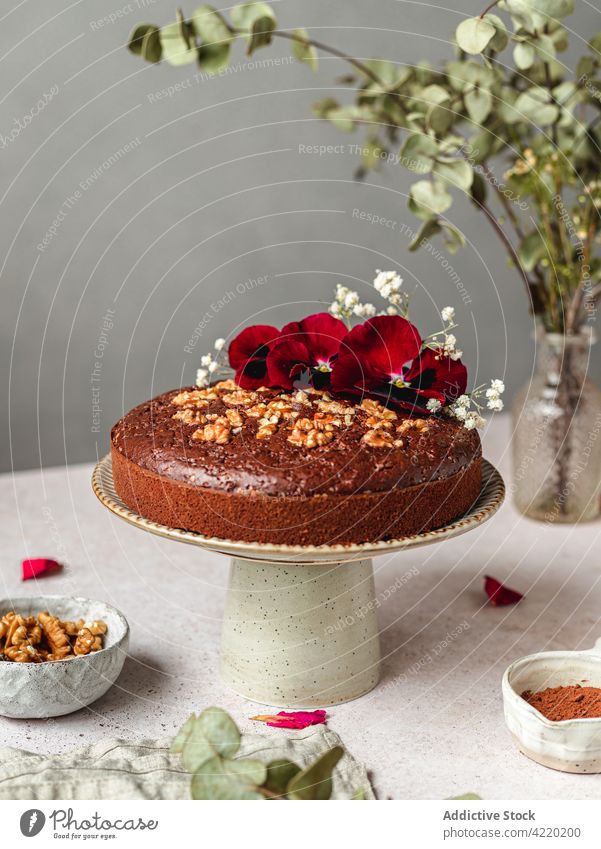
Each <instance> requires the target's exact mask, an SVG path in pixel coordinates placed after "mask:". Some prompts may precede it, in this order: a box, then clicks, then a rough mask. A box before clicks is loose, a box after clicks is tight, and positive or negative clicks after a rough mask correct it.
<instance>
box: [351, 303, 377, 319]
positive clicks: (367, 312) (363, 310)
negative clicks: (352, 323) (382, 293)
mask: <svg viewBox="0 0 601 849" xmlns="http://www.w3.org/2000/svg"><path fill="white" fill-rule="evenodd" d="M353 313H354V315H356V316H358V317H359V318H371V317H372V316H374V315H375V314H376V308H375V307H374V305H373V304H357V306H356V307H355V308H354V309H353Z"/></svg>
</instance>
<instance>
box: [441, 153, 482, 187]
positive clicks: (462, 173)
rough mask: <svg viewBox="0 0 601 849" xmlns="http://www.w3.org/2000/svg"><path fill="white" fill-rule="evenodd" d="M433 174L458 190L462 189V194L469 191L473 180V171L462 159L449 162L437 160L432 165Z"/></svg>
mask: <svg viewBox="0 0 601 849" xmlns="http://www.w3.org/2000/svg"><path fill="white" fill-rule="evenodd" d="M433 173H434V174H436V176H437V177H440V178H441V179H442V180H446V182H447V183H451V185H453V186H456V187H457V188H458V189H463V191H464V192H467V191H469V189H470V186H471V185H472V182H473V179H474V172H473V169H472V167H471V165H470V164H469V162H466V161H465V160H464V159H453V160H451V161H450V162H441V161H440V160H438V161H437V162H436V163H435V165H434V168H433Z"/></svg>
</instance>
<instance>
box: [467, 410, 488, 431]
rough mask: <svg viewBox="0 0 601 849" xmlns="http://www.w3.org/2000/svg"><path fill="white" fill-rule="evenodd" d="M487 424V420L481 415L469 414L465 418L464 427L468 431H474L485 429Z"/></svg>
mask: <svg viewBox="0 0 601 849" xmlns="http://www.w3.org/2000/svg"><path fill="white" fill-rule="evenodd" d="M485 424H486V419H483V418H482V416H481V415H480V413H476V412H471V413H468V414H467V415H466V417H465V421H464V422H463V426H464V428H466V429H467V430H474V429H475V428H477V427H484V425H485Z"/></svg>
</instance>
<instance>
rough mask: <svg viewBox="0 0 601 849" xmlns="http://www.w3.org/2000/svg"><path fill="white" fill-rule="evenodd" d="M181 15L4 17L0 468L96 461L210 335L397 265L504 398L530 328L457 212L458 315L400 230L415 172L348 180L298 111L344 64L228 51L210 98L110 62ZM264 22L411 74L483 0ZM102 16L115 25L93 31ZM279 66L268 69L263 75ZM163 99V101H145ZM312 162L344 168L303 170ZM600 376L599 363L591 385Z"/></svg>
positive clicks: (116, 7) (443, 275)
mask: <svg viewBox="0 0 601 849" xmlns="http://www.w3.org/2000/svg"><path fill="white" fill-rule="evenodd" d="M175 5H176V4H175V0H154V2H153V0H130V2H127V0H96V1H95V2H92V0H75V2H71V3H69V4H65V3H63V2H60V0H46V2H44V3H40V2H35V0H25V2H22V3H21V4H19V5H16V4H15V5H14V8H13V4H9V3H8V2H7V0H3V2H2V4H0V19H1V32H2V36H1V38H2V52H1V57H0V62H1V64H2V69H1V72H2V92H1V98H2V99H1V107H0V135H1V136H2V137H3V138H4V142H0V144H1V145H2V146H1V147H0V181H1V200H0V215H1V227H0V257H1V262H2V266H1V276H0V280H1V285H2V310H1V313H0V323H1V327H0V329H1V338H0V346H1V348H0V384H1V391H2V398H3V399H4V403H2V405H1V406H0V422H1V425H0V426H1V433H2V440H1V444H0V468H1V469H2V470H9V469H11V468H14V469H22V468H31V467H36V466H39V465H56V464H63V463H67V462H78V461H83V460H91V459H94V458H95V457H96V456H97V455H100V454H103V453H104V452H105V451H106V450H107V446H108V435H109V430H110V427H111V425H112V424H113V422H114V421H116V420H117V419H118V418H119V417H120V416H121V415H122V413H123V412H124V410H127V409H129V408H130V407H132V406H133V405H134V404H137V403H139V402H140V401H143V400H145V399H146V398H149V397H151V396H152V395H155V394H157V393H158V392H160V391H163V390H165V389H168V388H171V387H173V386H177V385H180V384H182V383H189V382H193V380H194V373H195V369H196V367H197V366H198V360H199V358H200V354H201V353H202V352H203V351H204V350H205V349H209V348H210V347H211V345H212V342H213V339H214V338H216V337H218V336H228V335H230V334H232V333H233V332H235V331H236V329H237V328H239V327H241V326H244V325H245V324H247V323H252V322H256V321H261V322H268V323H275V324H278V323H281V322H284V321H287V320H291V319H292V318H294V317H296V316H297V315H302V314H304V313H307V312H309V311H314V310H316V309H319V308H320V304H321V303H322V302H324V301H328V300H330V299H331V290H332V289H333V287H334V285H335V283H336V282H338V281H340V282H344V283H346V284H347V285H352V287H353V288H358V289H359V291H360V292H361V294H362V296H364V297H365V299H366V300H369V299H372V300H373V296H372V295H370V294H369V292H368V290H369V288H370V283H371V280H372V279H373V270H374V268H376V267H380V268H389V267H392V268H398V269H400V270H401V273H402V275H403V277H404V278H405V280H406V282H407V285H408V286H409V288H414V287H417V289H418V291H417V292H416V295H415V297H414V309H413V314H412V316H413V318H414V320H415V321H416V323H417V324H418V325H419V326H421V327H422V328H423V329H425V328H427V327H431V329H436V328H437V326H438V325H437V312H438V310H439V309H440V308H441V307H442V306H445V305H446V304H452V305H453V306H455V307H456V310H457V317H458V320H459V322H460V325H461V327H460V330H459V332H458V335H459V338H460V341H461V343H462V347H463V349H464V351H465V360H466V362H467V363H468V365H469V367H470V372H471V379H472V381H474V382H480V381H484V380H488V379H490V378H491V377H493V376H504V377H505V380H506V383H507V385H508V395H509V396H511V394H512V393H513V392H514V391H515V389H516V388H517V387H518V386H519V385H520V384H522V383H524V382H525V381H526V380H527V379H528V377H529V375H530V373H531V369H532V362H533V350H534V349H533V343H532V339H531V331H532V320H531V318H530V317H529V315H528V311H527V307H526V300H525V296H524V293H523V291H522V289H521V283H520V280H519V278H518V277H517V275H516V273H515V271H513V270H510V269H508V268H507V264H506V258H505V254H504V253H503V250H502V248H501V247H500V245H499V244H498V243H497V242H496V241H495V238H494V237H493V235H492V234H491V231H490V230H489V227H488V225H487V224H486V222H485V221H484V220H482V219H481V218H479V217H478V215H477V214H476V213H475V212H474V210H473V209H472V208H471V207H470V206H469V205H468V204H467V203H465V202H462V201H461V200H458V201H457V202H456V204H455V206H454V207H453V211H452V218H453V220H454V221H455V223H456V224H457V225H458V226H459V227H460V228H461V229H462V230H463V231H464V232H465V233H466V234H467V235H468V238H469V246H468V247H467V248H466V249H464V250H463V251H461V252H459V253H458V254H457V255H455V256H454V257H449V261H450V262H451V263H452V265H453V267H454V269H455V270H456V272H457V274H458V275H459V278H460V280H461V284H462V285H463V286H464V287H465V290H466V291H467V292H468V295H469V303H465V302H464V300H462V298H461V295H460V292H458V290H457V286H456V285H455V283H454V282H453V281H452V280H451V279H450V277H449V274H448V273H447V272H446V271H445V270H444V269H443V268H442V265H441V262H440V260H437V259H435V258H434V257H433V256H431V255H429V254H428V253H424V252H422V253H418V254H410V253H409V252H408V250H407V247H408V243H409V239H408V236H407V234H406V233H405V232H404V226H405V227H407V226H408V227H410V228H413V229H415V228H416V222H415V219H414V218H413V216H412V215H411V213H410V212H408V210H407V209H406V192H407V190H408V187H409V186H410V184H411V182H412V175H411V174H410V173H409V172H408V171H406V170H404V169H403V168H402V167H401V166H398V165H397V166H394V165H393V166H390V167H387V168H385V169H383V170H382V171H381V173H379V174H377V175H375V176H370V178H369V179H368V180H367V182H366V183H363V184H357V183H354V182H353V180H352V174H353V171H354V169H355V168H356V166H357V165H358V157H357V156H356V154H353V153H352V151H351V150H350V149H349V145H352V144H355V143H358V142H360V137H359V136H347V135H343V134H341V133H339V132H338V131H337V130H335V129H334V128H332V127H331V126H329V125H328V124H326V123H324V122H319V121H317V120H315V119H314V118H313V117H312V114H311V109H310V107H311V103H312V102H313V101H314V100H316V99H318V98H322V97H325V96H327V95H329V94H332V93H333V92H335V91H336V89H337V85H336V83H335V82H334V80H335V78H336V76H337V75H340V74H342V73H344V72H345V70H346V68H345V66H344V65H343V64H342V63H341V62H340V61H338V60H336V59H333V58H330V57H327V56H324V57H322V59H321V66H320V71H319V73H318V74H316V75H314V74H312V73H311V71H309V70H308V69H307V68H306V67H305V66H302V65H300V64H298V63H293V62H290V61H289V60H287V58H286V57H289V55H290V54H289V50H288V48H289V45H288V44H287V43H285V42H283V41H281V42H279V43H278V44H277V45H275V46H272V47H271V48H268V49H267V50H265V51H261V52H259V53H257V54H256V55H255V60H258V61H257V63H256V64H254V65H245V62H246V60H245V57H244V56H243V49H242V46H241V45H239V46H238V47H237V48H236V54H235V56H234V58H233V65H234V72H232V73H229V74H227V75H224V76H221V77H217V78H214V79H210V80H203V79H202V78H198V77H196V76H195V75H196V69H195V67H194V66H193V65H192V66H185V67H182V68H176V69H174V68H170V67H169V66H167V65H161V66H160V67H158V68H157V67H152V66H149V65H146V64H144V63H142V62H141V61H140V60H138V59H136V58H134V57H132V56H131V55H130V54H129V53H128V52H127V51H126V50H125V48H124V47H123V44H124V42H125V41H126V39H127V36H128V33H129V31H130V29H131V27H132V26H133V25H134V24H135V23H137V22H139V21H144V20H148V21H153V22H156V23H165V22H168V21H169V20H171V19H172V18H173V12H174V7H175ZM194 5H196V3H195V4H194ZM273 5H274V8H275V9H276V11H277V14H278V17H279V21H280V24H281V26H282V28H292V27H297V26H305V27H307V28H308V29H310V30H311V32H312V34H313V35H314V37H316V38H320V39H321V40H323V41H326V42H328V43H331V44H333V45H337V46H339V47H342V48H343V49H345V50H347V51H348V52H350V53H352V54H355V55H356V56H358V57H370V56H381V57H385V58H389V59H393V60H396V61H400V62H404V63H413V62H417V61H419V60H421V59H423V58H428V59H430V60H432V61H436V60H437V59H438V58H441V57H443V56H447V55H450V53H451V46H450V44H449V41H448V39H449V35H450V34H451V33H452V32H453V31H454V28H455V27H456V25H457V23H458V22H459V20H460V19H461V17H463V16H465V15H468V14H474V13H477V12H479V11H481V9H482V7H483V2H482V0H477V1H476V2H474V0H469V2H468V0H464V2H462V3H461V9H454V8H451V7H450V6H451V4H448V5H449V7H448V8H445V4H432V3H426V2H413V1H412V0H377V2H375V3H364V2H359V0H352V1H351V0H333V2H328V3H324V2H323V0H302V2H301V0H275V2H274V3H273ZM577 6H578V10H577V13H576V15H575V16H573V17H572V18H571V19H570V24H571V26H573V27H574V30H575V32H574V35H573V41H574V42H575V43H578V42H579V41H581V40H582V39H584V40H586V39H588V38H589V37H590V35H591V34H592V33H594V32H596V31H597V30H599V29H601V15H600V14H599V10H598V9H595V8H594V7H593V5H592V4H591V3H588V2H584V0H582V1H581V0H577ZM192 8H193V7H190V8H187V11H188V12H190V11H192ZM111 15H112V16H113V17H114V18H115V20H114V22H104V23H101V22H100V19H101V18H103V17H104V16H111ZM572 55H573V54H572ZM275 56H279V57H282V59H283V60H284V61H283V62H282V64H281V65H279V66H273V65H271V66H263V67H261V64H260V63H261V60H265V59H267V58H272V57H275ZM567 61H568V63H570V59H569V58H568V60H567ZM178 82H179V83H181V84H182V85H180V86H179V89H180V90H179V91H176V92H174V93H173V94H171V95H168V96H162V97H159V96H157V94H156V93H157V92H159V91H160V90H162V89H165V88H167V87H168V86H175V84H176V83H178ZM44 95H46V100H47V101H48V102H47V103H46V104H45V106H44V108H43V109H42V110H41V111H40V112H39V114H38V115H36V116H35V117H34V118H32V119H31V121H30V122H29V123H28V124H27V126H23V118H24V116H25V115H27V114H28V113H30V111H31V110H32V107H34V106H35V104H36V103H37V102H38V101H39V99H40V98H41V97H44ZM16 120H17V121H18V122H19V123H15V121H16ZM15 128H17V129H18V132H16V133H15V132H14V131H15ZM7 139H8V140H7ZM323 144H325V145H327V144H331V145H344V146H345V148H344V152H342V151H341V149H340V148H339V152H337V153H331V154H330V155H324V156H319V155H312V154H307V153H302V152H300V150H302V148H300V147H299V146H301V145H323ZM82 183H83V186H84V187H83V188H82V186H81V184H82ZM353 210H363V211H365V212H368V213H374V214H376V215H378V216H382V217H383V218H385V219H388V220H390V221H391V222H394V226H392V227H385V226H382V225H377V224H372V223H368V222H366V221H361V220H359V219H358V218H356V217H353ZM57 219H60V220H59V221H58V223H57V224H56V225H55V226H54V232H53V233H51V234H50V230H51V228H52V227H53V222H56V221H57ZM403 225H404V226H403ZM48 234H49V235H48ZM45 236H46V241H47V245H45V246H44V249H43V250H40V249H39V248H38V246H39V245H40V244H41V243H42V241H43V239H44V237H45ZM437 247H440V245H438V244H437ZM441 249H442V250H443V253H444V249H443V248H441ZM259 278H263V280H262V281H260V280H259V283H258V285H254V284H253V283H252V282H250V283H249V282H248V281H253V280H254V281H257V280H258V279H259ZM228 292H229V293H233V296H230V295H227V294H226V295H225V297H224V293H228ZM220 300H222V301H227V303H220ZM109 311H111V312H109ZM206 313H208V316H209V318H208V320H206V319H205V322H204V324H205V327H204V329H203V331H202V335H201V339H200V341H199V342H198V344H197V345H196V347H195V348H194V349H193V350H192V353H190V352H188V351H186V350H185V349H186V347H189V346H188V340H189V338H190V337H191V336H192V334H193V332H194V329H195V328H196V327H197V326H198V325H199V324H200V323H202V322H203V316H205V314H206ZM107 316H108V318H109V320H108V321H107V320H106V317H107ZM109 325H110V326H109ZM426 332H427V331H426ZM99 354H102V356H99ZM599 365H600V363H599V357H598V356H597V358H596V361H595V363H594V366H593V372H594V375H596V376H597V378H599V374H600V371H601V370H600V368H599Z"/></svg>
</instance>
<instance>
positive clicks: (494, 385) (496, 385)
mask: <svg viewBox="0 0 601 849" xmlns="http://www.w3.org/2000/svg"><path fill="white" fill-rule="evenodd" d="M490 388H491V389H494V391H495V392H498V393H499V395H502V394H503V392H505V384H504V383H503V381H502V380H491V382H490Z"/></svg>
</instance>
